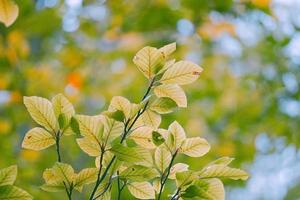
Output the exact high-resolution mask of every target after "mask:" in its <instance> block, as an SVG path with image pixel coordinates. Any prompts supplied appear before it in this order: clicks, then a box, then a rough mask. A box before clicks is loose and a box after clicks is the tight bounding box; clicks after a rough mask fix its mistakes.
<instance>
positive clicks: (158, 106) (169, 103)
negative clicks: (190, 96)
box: [150, 97, 177, 114]
mask: <svg viewBox="0 0 300 200" xmlns="http://www.w3.org/2000/svg"><path fill="white" fill-rule="evenodd" d="M176 107H177V104H176V103H175V101H173V100H172V99H170V98H168V97H162V98H158V99H156V100H155V101H154V102H153V103H152V104H151V105H150V109H151V110H153V111H155V112H157V113H159V114H168V113H171V112H173V111H174V109H175V108H176Z"/></svg>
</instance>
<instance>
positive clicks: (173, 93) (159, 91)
mask: <svg viewBox="0 0 300 200" xmlns="http://www.w3.org/2000/svg"><path fill="white" fill-rule="evenodd" d="M154 94H155V95H156V96H157V97H169V98H171V99H172V100H173V101H175V102H176V104H177V105H178V107H187V98H186V95H185V93H184V91H183V89H182V88H181V87H180V86H178V85H176V84H163V85H159V86H157V87H155V88H154Z"/></svg>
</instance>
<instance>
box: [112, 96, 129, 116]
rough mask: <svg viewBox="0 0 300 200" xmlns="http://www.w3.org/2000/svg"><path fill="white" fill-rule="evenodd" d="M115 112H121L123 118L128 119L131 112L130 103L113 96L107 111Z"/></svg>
mask: <svg viewBox="0 0 300 200" xmlns="http://www.w3.org/2000/svg"><path fill="white" fill-rule="evenodd" d="M116 110H120V111H122V112H123V114H124V115H125V117H126V118H127V119H128V118H129V117H130V112H131V103H130V101H129V100H128V99H126V98H125V97H122V96H114V97H113V98H112V99H111V101H110V105H109V107H108V111H116Z"/></svg>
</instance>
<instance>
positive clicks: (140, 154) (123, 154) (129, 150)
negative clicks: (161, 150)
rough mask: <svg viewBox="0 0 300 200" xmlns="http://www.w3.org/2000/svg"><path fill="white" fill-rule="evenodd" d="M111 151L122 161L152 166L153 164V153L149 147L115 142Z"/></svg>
mask: <svg viewBox="0 0 300 200" xmlns="http://www.w3.org/2000/svg"><path fill="white" fill-rule="evenodd" d="M110 151H111V152H112V153H113V154H115V155H116V157H117V158H118V159H119V160H121V161H126V162H128V163H133V164H140V165H144V166H151V165H152V164H153V161H152V155H151V153H150V152H149V151H148V150H147V149H143V148H140V147H126V146H123V145H121V144H115V145H113V146H112V149H111V150H110Z"/></svg>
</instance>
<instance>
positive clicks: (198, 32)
mask: <svg viewBox="0 0 300 200" xmlns="http://www.w3.org/2000/svg"><path fill="white" fill-rule="evenodd" d="M15 2H16V3H17V5H18V6H19V16H18V18H17V20H16V22H15V23H14V24H13V25H12V26H10V27H9V28H6V27H5V26H4V25H3V24H1V25H0V150H1V156H0V167H5V166H8V165H9V164H13V163H16V160H17V163H18V164H19V166H20V168H21V169H20V178H19V182H20V183H21V184H23V185H24V187H25V188H26V187H27V189H28V191H30V193H32V194H33V195H34V196H36V198H37V199H47V198H48V199H51V197H52V198H53V197H54V196H46V197H45V195H46V194H45V193H43V192H42V191H40V190H39V189H38V188H37V187H38V185H40V183H41V173H42V169H44V168H46V167H49V163H53V162H52V161H51V160H55V154H54V150H53V152H52V154H51V153H50V155H49V153H48V154H47V155H46V154H44V153H43V152H42V153H38V152H32V151H28V150H21V148H20V143H21V140H22V138H23V137H24V134H25V132H26V130H28V129H29V127H32V126H33V125H32V121H31V119H30V117H29V115H28V114H27V113H26V112H25V107H24V106H23V104H22V97H23V96H29V95H36V96H44V97H46V98H51V97H53V96H54V94H57V93H64V94H65V95H66V96H67V97H68V98H69V99H71V101H72V103H73V104H74V105H75V107H76V110H77V111H78V112H81V113H86V114H98V113H100V112H101V111H102V110H103V109H104V108H105V107H107V105H108V102H109V100H110V99H111V97H112V96H114V95H124V96H126V97H128V98H129V99H130V100H132V101H136V100H138V99H139V98H140V96H141V94H142V91H143V89H144V87H142V86H143V85H146V79H143V78H141V76H138V75H137V73H139V72H138V71H137V69H136V68H135V67H134V66H133V62H132V58H133V55H134V54H135V53H136V51H137V50H138V49H140V48H141V47H143V46H146V45H149V46H162V45H165V44H167V43H170V42H173V41H176V42H177V48H178V51H177V52H176V55H175V57H176V56H177V57H181V58H185V59H186V60H192V61H194V62H196V63H198V64H200V65H201V66H202V67H203V68H204V72H203V73H202V74H201V76H200V80H199V81H198V82H197V83H196V84H193V85H191V86H188V87H189V90H188V91H189V93H188V94H187V95H188V96H189V99H190V100H189V102H188V104H189V107H188V109H185V110H178V111H177V112H175V114H169V115H167V116H166V119H167V120H166V122H165V124H163V125H164V126H167V125H168V124H169V122H171V121H172V120H174V119H175V118H176V119H177V120H178V121H180V122H181V123H182V124H183V126H184V127H185V128H186V130H187V134H188V135H190V136H196V135H201V136H203V137H206V138H207V139H208V140H209V141H210V143H211V144H212V151H211V152H210V153H209V155H208V156H206V157H205V158H203V159H204V160H203V162H206V161H209V160H211V159H212V158H216V157H220V156H232V157H235V158H236V163H238V165H242V164H243V163H251V162H252V161H253V159H254V156H255V152H256V148H255V140H256V136H257V135H259V134H262V133H264V134H267V135H269V137H271V138H275V137H279V136H284V137H285V138H286V139H287V141H288V143H293V144H294V145H296V146H298V145H299V141H300V140H299V139H300V134H299V133H298V130H299V129H300V118H299V116H300V102H299V97H300V93H299V80H300V70H299V64H300V53H299V47H300V35H299V28H300V21H299V17H300V12H299V11H300V3H299V2H296V1H293V0H290V1H284V0H273V1H271V0H147V1H140V0H111V1H109V0H107V1H105V0H86V1H83V0H65V1H62V0H15ZM136 77H139V78H136ZM66 143H67V145H65V146H64V147H63V151H64V155H65V156H66V157H67V159H68V160H70V161H71V163H73V164H74V166H75V167H78V168H81V167H83V166H84V167H85V166H88V165H89V164H91V163H93V161H92V160H89V159H88V158H87V157H86V156H85V155H82V154H79V152H80V150H79V148H78V147H76V146H75V144H73V143H72V141H66ZM45 156H46V158H47V159H43V158H44V157H45ZM182 159H188V158H182ZM191 165H192V166H194V167H196V166H201V165H202V161H201V162H194V163H191ZM28 169H30V170H28ZM292 189H293V190H295V189H294V188H292ZM47 195H49V194H47ZM292 198H293V197H291V198H290V199H292Z"/></svg>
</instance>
